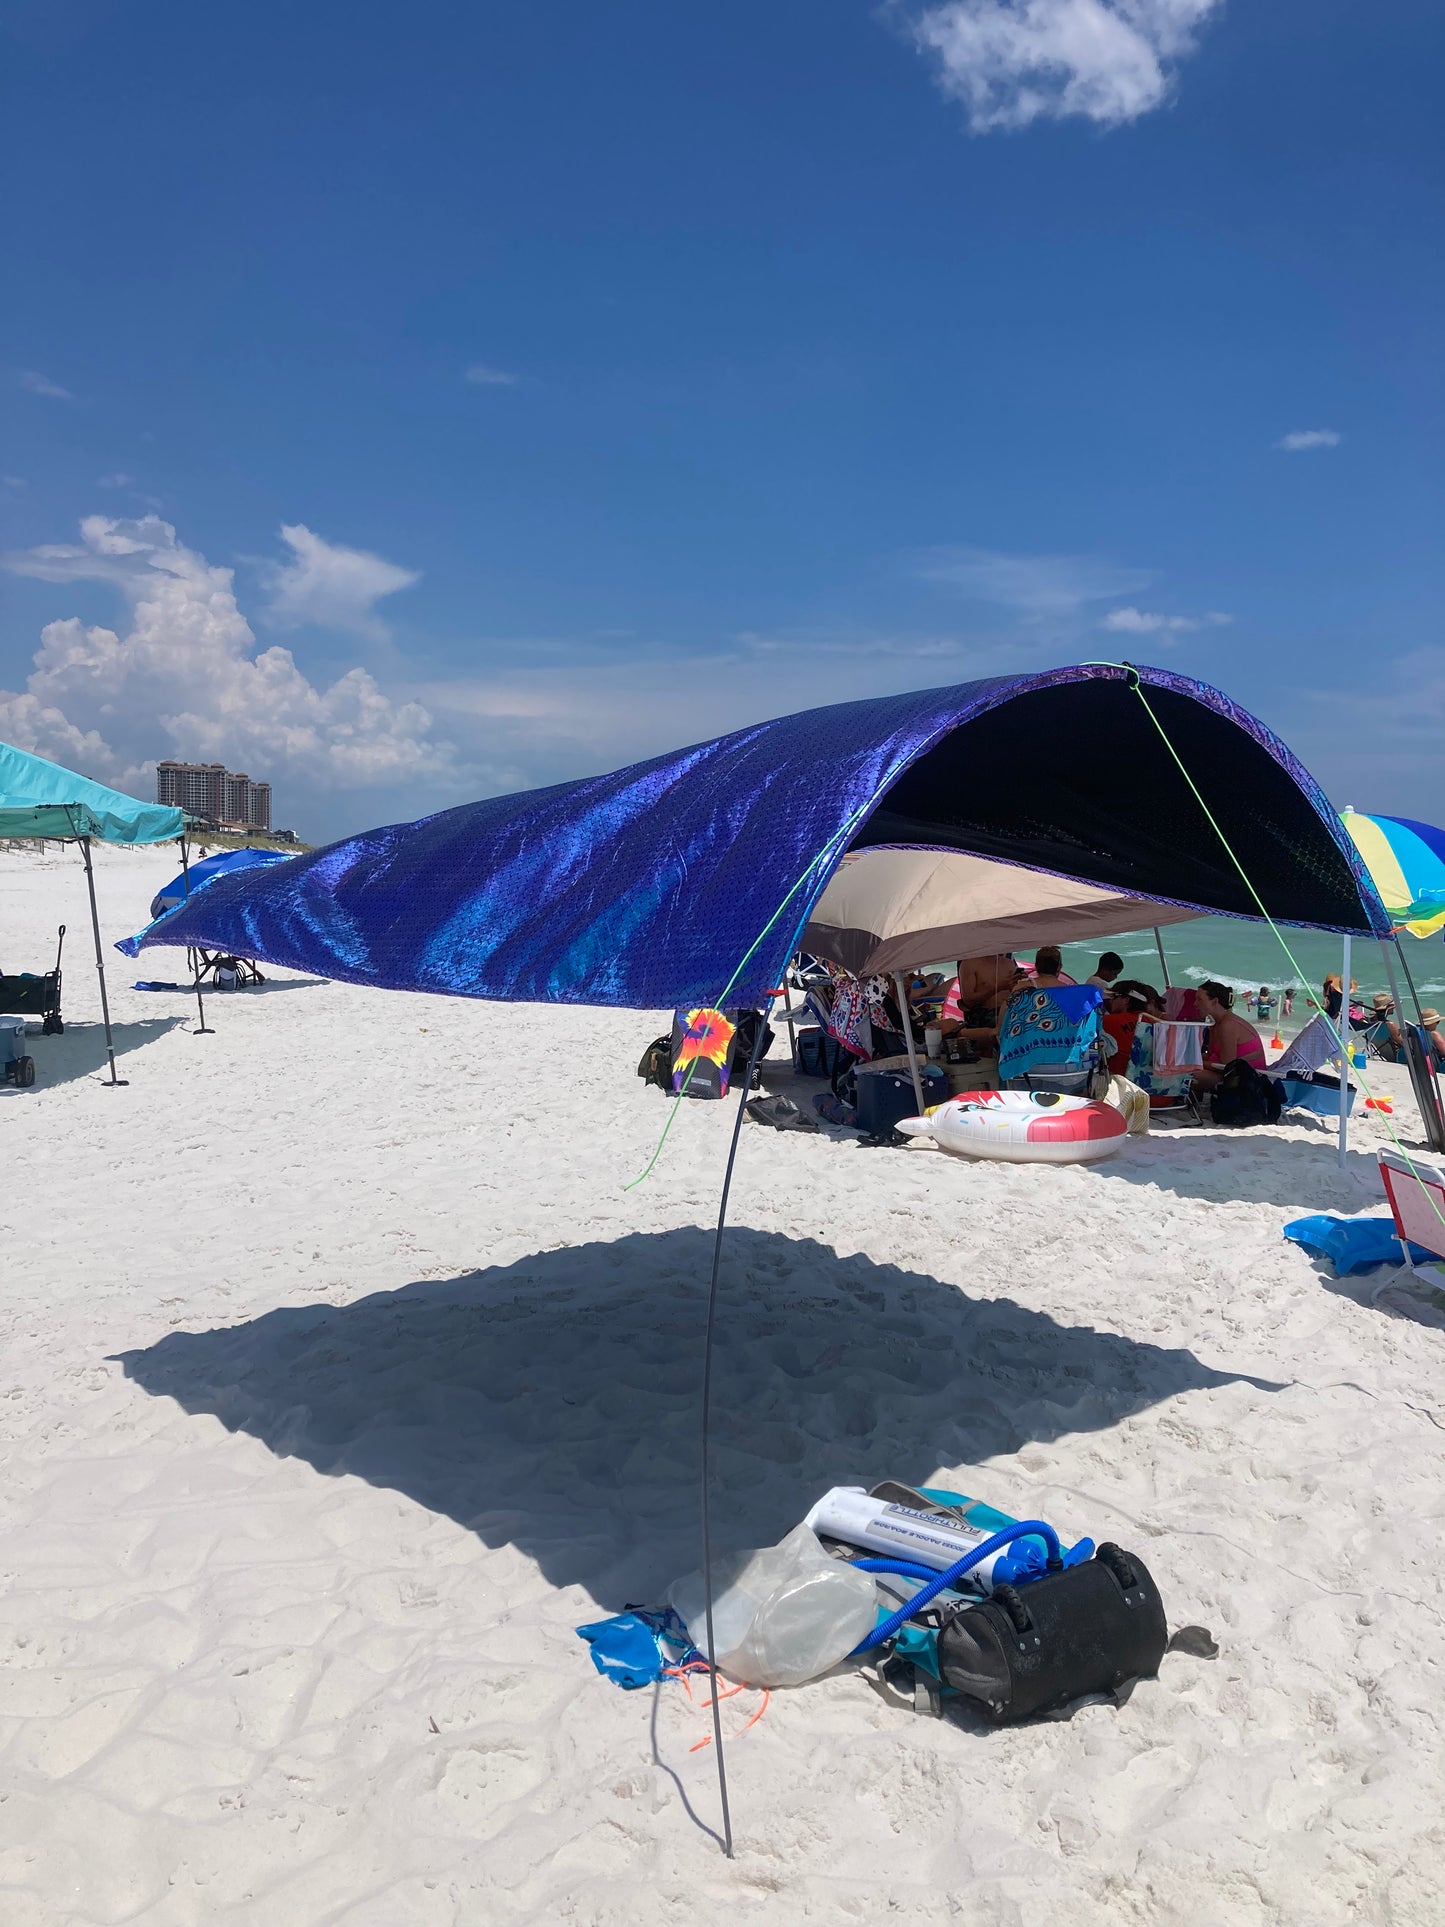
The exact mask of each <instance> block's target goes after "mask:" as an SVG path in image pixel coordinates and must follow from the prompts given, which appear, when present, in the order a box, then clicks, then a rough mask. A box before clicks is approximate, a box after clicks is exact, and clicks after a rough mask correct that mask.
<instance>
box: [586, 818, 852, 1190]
mask: <svg viewBox="0 0 1445 1927" xmlns="http://www.w3.org/2000/svg"><path fill="white" fill-rule="evenodd" d="M874 800H875V799H874V797H872V796H870V797H869V798H868V800H867V802H866V803H860V804H859V805H858V807H857V809H856V810H854V812H853V814H852V815H851V816H850V817H849V818H848V821H847V822H846V823H845V824H844V825H843V827H842V828H841V829H839V830H835V831H834V832H833V834H832V835H831V836H830V837H829V838H828V841H827V842H826V843H825V844H824V845H823V847H822V849H821V850H819V852H818V854H817V855H816V856H815V857H813V858H812V860H811V861H810V862H809V864H808V866H807V868H806V869H805V870H804V871H803V873H802V875H801V876H799V877H798V879H797V881H796V882H795V883H794V884H793V886H792V888H791V889H790V890H789V891H788V893H787V895H786V896H785V897H784V898H783V900H782V902H781V903H780V904H779V905H778V907H777V909H776V910H774V912H773V914H772V915H771V916H770V917H769V918H768V920H767V922H766V923H765V924H764V925H763V927H762V929H761V930H760V931H759V932H758V934H757V936H756V937H755V938H754V939H753V941H752V943H751V944H750V945H749V946H748V948H747V950H746V951H745V952H744V953H743V956H742V959H741V961H740V962H739V964H738V967H737V969H736V970H735V971H734V972H733V974H732V975H731V977H729V978H728V980H727V982H726V983H725V984H724V985H723V987H722V990H721V991H720V992H719V994H718V999H717V1002H716V1003H715V1004H714V1005H713V1006H712V1008H713V1009H714V1010H721V1009H722V1008H723V1005H724V1004H725V1002H726V1001H727V997H728V993H729V992H730V991H731V989H732V987H733V985H734V984H735V983H736V982H737V980H738V978H739V977H741V976H742V974H743V972H744V970H746V969H747V967H748V965H749V963H751V961H752V959H753V958H754V957H755V956H756V955H757V953H758V951H759V950H760V949H761V948H762V945H763V943H764V942H765V941H766V939H767V935H768V932H769V931H770V930H771V929H772V928H773V925H774V924H775V923H776V922H777V921H778V918H779V917H780V916H782V914H783V912H784V911H785V910H786V909H787V907H788V905H789V904H790V903H791V902H792V901H793V898H794V897H795V896H796V895H797V894H798V892H799V891H800V890H801V889H802V888H803V886H804V884H805V883H806V882H807V881H808V879H809V877H810V876H812V874H813V872H814V871H815V870H816V869H817V867H818V865H819V864H820V863H823V862H826V861H827V859H828V857H829V856H830V855H831V854H832V852H833V850H834V849H835V847H836V846H837V845H838V844H839V843H841V842H842V841H843V839H844V838H845V837H850V836H851V835H852V834H853V832H854V830H855V829H856V828H857V826H858V824H859V823H860V822H861V821H862V819H863V818H864V817H865V816H866V815H867V814H868V812H869V810H871V809H872V807H873V803H874ZM786 967H787V966H786V963H785V965H784V968H786ZM763 1021H764V1023H766V1022H767V1012H766V1011H764V1013H763ZM696 1067H697V1060H696V1059H695V1058H694V1060H693V1062H692V1063H691V1064H689V1065H688V1067H687V1070H686V1071H685V1072H684V1073H683V1079H682V1088H681V1089H680V1090H679V1091H677V1092H676V1093H675V1095H674V1097H673V1100H672V1109H671V1110H670V1111H669V1112H668V1114H667V1122H666V1123H665V1124H664V1125H663V1127H662V1135H661V1136H660V1137H659V1138H658V1140H657V1148H656V1149H655V1150H654V1151H653V1153H652V1156H651V1157H650V1158H649V1159H648V1160H647V1164H646V1166H645V1167H644V1169H643V1170H641V1171H639V1172H638V1174H637V1176H636V1177H635V1178H631V1179H629V1180H628V1182H627V1183H626V1184H624V1185H623V1187H622V1188H623V1190H624V1191H631V1190H633V1189H635V1188H636V1186H637V1185H639V1184H641V1183H642V1181H643V1179H644V1178H646V1177H649V1176H650V1175H651V1173H652V1168H653V1166H654V1165H655V1164H656V1163H657V1160H658V1159H659V1158H660V1157H661V1156H662V1147H663V1145H664V1144H666V1142H667V1134H668V1132H669V1131H670V1130H671V1129H672V1126H673V1121H674V1119H675V1118H676V1117H677V1112H678V1107H679V1105H680V1104H681V1103H682V1100H683V1097H684V1096H685V1095H686V1092H687V1087H688V1085H689V1084H690V1083H691V1082H692V1075H693V1071H694V1070H695V1069H696Z"/></svg>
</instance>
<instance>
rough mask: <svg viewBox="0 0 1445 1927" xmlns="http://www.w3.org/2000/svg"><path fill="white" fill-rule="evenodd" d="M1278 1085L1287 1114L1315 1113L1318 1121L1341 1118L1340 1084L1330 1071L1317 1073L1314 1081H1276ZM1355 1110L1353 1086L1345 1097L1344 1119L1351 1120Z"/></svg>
mask: <svg viewBox="0 0 1445 1927" xmlns="http://www.w3.org/2000/svg"><path fill="white" fill-rule="evenodd" d="M1275 1082H1276V1083H1277V1084H1278V1085H1279V1094H1280V1097H1281V1098H1282V1099H1283V1101H1284V1106H1285V1108H1286V1110H1295V1111H1313V1112H1314V1113H1315V1115H1316V1117H1330V1118H1335V1117H1338V1116H1339V1114H1340V1080H1339V1079H1338V1078H1337V1077H1331V1076H1330V1074H1329V1073H1328V1071H1318V1072H1316V1074H1315V1075H1314V1076H1313V1077H1277V1078H1276V1079H1275ZM1354 1108H1355V1087H1354V1085H1353V1084H1351V1086H1350V1087H1349V1090H1348V1091H1347V1092H1346V1093H1345V1116H1346V1117H1349V1116H1350V1115H1351V1113H1352V1112H1353V1111H1354Z"/></svg>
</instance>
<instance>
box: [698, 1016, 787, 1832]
mask: <svg viewBox="0 0 1445 1927" xmlns="http://www.w3.org/2000/svg"><path fill="white" fill-rule="evenodd" d="M772 1007H773V1000H772V998H771V997H769V998H768V1000H767V1002H766V1003H765V1004H764V1006H763V1011H762V1022H761V1023H760V1024H759V1025H758V1029H757V1035H756V1036H755V1037H754V1039H753V1048H752V1055H751V1056H750V1057H749V1058H748V1070H747V1076H746V1077H744V1079H743V1088H742V1090H741V1092H740V1093H739V1095H738V1108H737V1115H736V1117H734V1119H733V1138H732V1143H731V1144H730V1145H729V1146H728V1161H727V1169H726V1170H725V1171H724V1172H723V1182H722V1196H721V1198H719V1200H718V1207H717V1236H716V1237H715V1238H714V1240H713V1247H712V1279H711V1281H710V1283H709V1285H708V1288H707V1335H706V1337H705V1338H704V1340H703V1349H702V1454H701V1468H702V1469H701V1473H700V1476H699V1495H700V1498H701V1501H702V1503H701V1508H700V1509H701V1512H702V1596H703V1606H704V1613H703V1618H704V1620H705V1622H706V1626H707V1670H708V1678H709V1679H710V1680H711V1681H712V1745H713V1751H714V1753H716V1754H717V1790H718V1799H719V1801H720V1802H721V1804H722V1823H723V1852H724V1854H725V1855H726V1856H727V1858H728V1859H729V1860H731V1859H732V1857H733V1822H732V1815H731V1813H730V1812H729V1810H728V1774H727V1766H726V1764H725V1763H724V1760H723V1736H722V1707H721V1705H720V1703H719V1700H718V1696H717V1694H718V1676H717V1663H716V1661H715V1660H714V1658H713V1654H714V1652H715V1651H716V1646H715V1642H714V1640H713V1631H712V1531H711V1525H710V1522H709V1518H708V1485H709V1483H710V1479H709V1473H710V1466H709V1463H708V1447H709V1444H710V1441H711V1420H712V1345H713V1333H714V1331H715V1329H716V1326H717V1283H718V1268H719V1266H720V1265H721V1263H722V1242H723V1226H724V1225H725V1224H726V1222H727V1215H728V1192H729V1191H730V1190H731V1189H732V1182H733V1162H734V1160H735V1159H736V1157H737V1154H738V1138H739V1136H740V1135H741V1132H742V1128H743V1112H744V1110H745V1109H746V1107H747V1101H748V1092H749V1091H750V1090H751V1089H752V1085H753V1073H754V1071H756V1069H757V1068H758V1059H759V1058H760V1057H761V1056H762V1054H763V1038H764V1036H765V1035H766V1034H767V1028H768V1012H769V1011H770V1010H771V1009H772Z"/></svg>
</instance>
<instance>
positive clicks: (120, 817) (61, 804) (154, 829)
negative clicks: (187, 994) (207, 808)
mask: <svg viewBox="0 0 1445 1927" xmlns="http://www.w3.org/2000/svg"><path fill="white" fill-rule="evenodd" d="M185 828H186V819H185V813H184V812H183V811H181V810H174V809H168V808H166V807H164V806H163V805H161V804H159V803H142V802H139V801H138V800H137V799H136V798H135V797H134V796H126V795H124V794H122V792H121V791H120V790H112V789H107V788H106V786H105V784H104V783H93V782H92V781H91V780H90V778H89V777H88V776H77V775H76V773H75V771H74V770H69V769H62V768H61V766H60V764H59V763H50V762H47V761H46V759H45V758H44V757H43V756H32V755H31V754H30V752H29V751H28V750H23V749H15V748H14V747H13V746H12V745H11V744H9V743H0V837H25V838H34V839H35V840H36V841H39V840H41V839H42V838H44V839H49V838H55V839H57V840H59V841H61V842H66V843H78V844H79V845H80V854H81V858H82V860H83V862H84V864H85V882H86V888H87V889H88V891H89V893H90V927H91V930H92V931H93V932H94V935H95V969H96V975H97V976H98V977H99V979H100V1011H101V1017H102V1019H103V1021H104V1023H105V1052H106V1057H107V1059H108V1060H109V1063H110V1082H111V1084H123V1083H125V1081H126V1080H125V1079H124V1078H123V1077H117V1076H116V1074H115V1037H114V1034H113V1032H112V1030H111V1025H110V1000H109V998H108V997H107V996H106V991H105V957H104V953H103V952H102V950H101V943H100V915H99V912H98V911H97V909H96V904H95V872H94V870H93V868H92V866H91V861H90V846H91V843H92V842H93V841H98V842H101V843H173V842H175V841H176V839H177V838H178V837H179V838H183V837H184V835H185ZM202 1022H204V1014H203V1016H202Z"/></svg>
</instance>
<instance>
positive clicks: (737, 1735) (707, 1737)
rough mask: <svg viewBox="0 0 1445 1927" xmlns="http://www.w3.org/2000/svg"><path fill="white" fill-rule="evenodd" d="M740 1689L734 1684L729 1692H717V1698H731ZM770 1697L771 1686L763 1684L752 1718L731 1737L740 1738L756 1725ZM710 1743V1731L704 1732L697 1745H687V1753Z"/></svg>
mask: <svg viewBox="0 0 1445 1927" xmlns="http://www.w3.org/2000/svg"><path fill="white" fill-rule="evenodd" d="M742 1691H743V1688H742V1687H741V1686H734V1687H733V1688H732V1691H731V1692H727V1693H719V1694H718V1698H719V1699H731V1698H732V1696H733V1693H741V1692H742ZM772 1697H773V1694H772V1688H771V1687H768V1686H765V1687H764V1688H763V1697H762V1702H761V1704H760V1705H759V1707H758V1710H757V1712H756V1713H754V1714H753V1716H752V1718H751V1719H750V1720H749V1721H748V1722H747V1725H746V1726H740V1727H739V1728H738V1730H737V1732H736V1733H734V1734H733V1736H732V1737H733V1738H734V1739H735V1740H740V1739H741V1738H742V1736H743V1734H744V1733H746V1732H747V1731H748V1728H749V1727H753V1726H756V1725H757V1723H758V1721H759V1720H760V1719H761V1718H762V1717H763V1715H764V1713H766V1712H767V1710H768V1701H769V1700H770V1699H771V1698H772ZM708 1705H709V1706H711V1705H712V1701H711V1700H709V1701H708ZM711 1745H712V1734H711V1733H704V1735H703V1736H702V1738H701V1739H700V1740H699V1741H698V1742H697V1745H696V1746H690V1747H689V1748H688V1749H687V1750H688V1752H689V1753H700V1752H701V1751H702V1749H703V1748H704V1747H705V1746H711Z"/></svg>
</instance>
